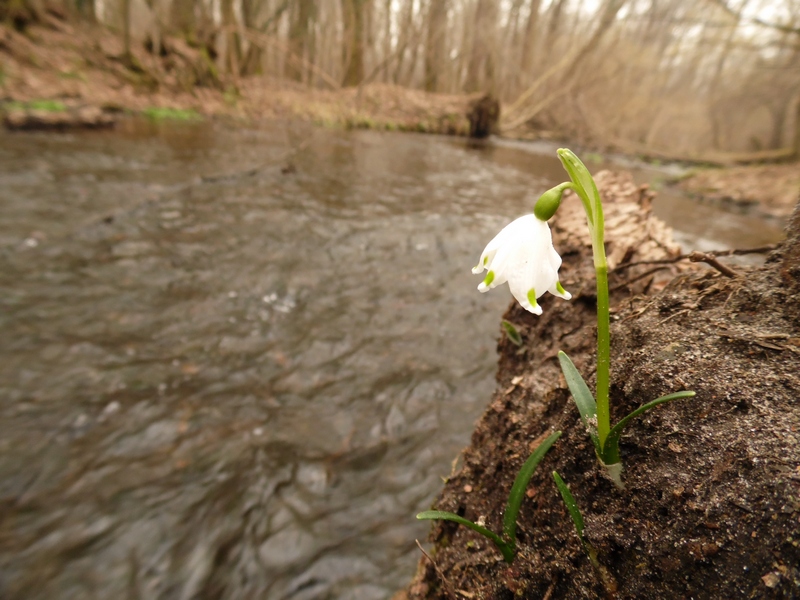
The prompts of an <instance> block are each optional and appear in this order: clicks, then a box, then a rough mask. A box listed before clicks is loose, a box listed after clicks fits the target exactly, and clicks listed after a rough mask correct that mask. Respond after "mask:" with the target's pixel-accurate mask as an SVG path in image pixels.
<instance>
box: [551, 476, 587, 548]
mask: <svg viewBox="0 0 800 600" xmlns="http://www.w3.org/2000/svg"><path fill="white" fill-rule="evenodd" d="M553 479H555V480H556V487H557V488H558V491H559V492H561V498H562V499H563V500H564V504H565V505H566V506H567V512H568V513H569V516H570V517H572V522H573V523H575V530H576V531H577V532H578V537H579V538H580V539H581V542H583V529H584V523H583V515H582V514H581V511H580V509H579V508H578V504H577V503H576V502H575V497H574V496H573V495H572V492H570V491H569V488H568V487H567V484H566V483H564V480H563V479H561V476H560V475H559V474H558V473H557V472H556V471H553Z"/></svg>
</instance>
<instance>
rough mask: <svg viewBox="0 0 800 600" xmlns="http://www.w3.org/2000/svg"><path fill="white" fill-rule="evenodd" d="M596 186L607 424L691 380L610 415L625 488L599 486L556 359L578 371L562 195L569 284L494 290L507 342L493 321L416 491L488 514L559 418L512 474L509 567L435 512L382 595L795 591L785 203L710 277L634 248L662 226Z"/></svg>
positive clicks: (797, 346)
mask: <svg viewBox="0 0 800 600" xmlns="http://www.w3.org/2000/svg"><path fill="white" fill-rule="evenodd" d="M598 186H599V188H600V191H601V194H602V196H603V198H604V203H605V205H606V213H607V219H606V220H607V224H608V231H607V241H608V250H609V256H610V263H611V264H610V268H611V272H612V274H611V277H610V288H611V290H612V329H611V339H612V355H611V358H612V363H611V377H612V388H611V403H612V423H613V422H616V421H617V420H618V419H620V418H621V417H622V416H624V415H626V414H627V413H629V412H630V411H631V410H633V409H634V408H636V407H637V406H639V405H641V404H643V403H645V402H647V401H649V400H652V399H654V398H656V397H658V396H661V395H664V394H667V393H670V392H673V391H677V390H681V389H691V390H695V391H696V392H697V395H696V397H694V398H690V399H687V400H680V401H675V402H672V403H668V404H666V405H662V406H659V407H658V408H656V409H654V410H652V411H650V412H648V413H646V414H645V415H644V416H642V417H639V418H638V420H637V421H636V422H635V423H633V424H632V425H631V426H630V427H629V428H628V430H627V433H626V434H625V435H624V436H623V439H622V442H621V451H622V459H623V462H624V464H625V468H626V470H625V473H624V479H625V481H626V483H627V489H626V490H625V491H624V492H619V491H617V490H616V488H615V487H614V485H613V484H612V482H611V481H610V480H608V479H606V478H605V477H604V476H603V475H602V474H601V473H600V472H599V470H598V466H597V462H596V459H595V457H594V453H593V450H592V448H591V444H590V443H589V439H588V436H587V435H586V433H585V431H584V430H583V428H582V426H581V422H580V419H579V417H578V412H577V410H576V408H575V406H574V404H573V402H572V400H571V399H570V397H569V392H568V390H567V386H566V383H565V381H564V379H563V377H562V375H561V371H560V369H559V366H558V360H557V358H556V353H557V351H558V350H564V351H565V352H567V353H568V354H569V355H570V356H571V357H572V359H573V361H574V362H575V364H576V366H577V367H578V369H579V370H580V371H581V372H582V373H583V374H584V376H587V375H590V376H588V377H587V381H588V383H589V386H590V388H593V387H594V381H593V377H594V374H593V369H594V364H595V357H594V351H595V329H594V323H595V295H594V276H593V271H592V266H591V250H590V248H589V243H588V242H589V241H588V237H581V235H579V234H575V233H574V232H575V231H578V229H576V228H580V220H581V218H582V215H580V214H579V213H578V212H576V211H578V210H579V209H580V203H579V202H577V201H575V199H571V200H566V201H565V203H564V205H562V209H561V210H560V212H559V215H557V222H556V223H555V224H554V239H555V242H556V248H557V249H559V251H561V252H562V253H563V259H564V266H563V267H562V281H563V283H564V286H565V287H566V289H567V290H570V291H571V292H572V293H573V295H574V298H573V300H572V301H571V302H564V301H563V300H560V299H557V298H553V297H551V296H548V297H546V298H543V300H544V301H543V303H542V304H543V308H544V315H543V316H542V317H536V316H534V315H531V314H529V313H527V312H526V311H525V310H523V309H522V308H521V307H519V306H518V305H516V304H514V305H513V306H511V307H510V308H509V309H508V311H507V313H506V314H505V315H504V318H505V319H507V320H509V321H510V322H512V323H514V324H515V325H516V326H517V328H518V329H519V331H520V333H521V334H522V337H523V345H522V347H521V348H518V347H517V346H515V345H513V344H512V343H511V342H510V341H509V340H508V339H506V337H505V336H502V337H501V339H500V341H499V344H498V351H499V354H500V358H499V370H498V374H497V388H496V391H495V393H494V396H493V398H492V401H491V403H490V405H489V406H488V408H487V410H486V412H485V413H484V415H483V417H482V418H481V419H480V420H479V422H478V424H477V427H476V429H475V431H474V433H473V436H472V443H471V445H470V446H469V448H467V449H466V450H465V451H464V452H463V456H462V459H463V460H462V461H460V465H461V466H460V467H456V469H455V473H454V474H452V475H451V477H450V478H449V480H448V481H447V483H446V484H445V486H444V489H443V490H442V492H441V495H440V496H439V497H438V498H437V499H436V501H435V502H434V507H435V508H438V509H441V510H447V511H452V512H455V513H458V514H460V515H464V516H465V517H467V518H469V519H471V520H473V521H474V520H477V519H479V517H484V518H485V520H486V524H487V527H489V528H490V529H493V530H495V531H501V530H502V516H503V515H502V511H503V508H504V505H505V501H506V498H507V495H508V491H509V489H510V487H511V484H512V482H513V480H514V477H515V476H516V474H517V472H518V470H519V468H520V466H521V465H522V463H523V461H524V460H525V459H526V458H527V456H528V454H529V453H530V452H531V451H532V449H533V448H535V447H536V446H537V445H538V443H539V441H540V440H541V439H543V438H544V436H545V435H547V434H548V433H550V432H552V431H553V430H556V429H560V430H562V431H563V432H564V434H563V436H562V438H561V439H560V441H559V442H558V443H557V444H556V446H555V447H554V448H553V449H552V450H551V451H550V453H549V454H548V456H547V457H546V458H545V460H544V461H543V463H542V464H540V466H539V468H538V469H537V472H536V473H535V474H534V477H533V479H532V480H531V483H530V485H529V488H528V492H527V498H526V499H525V501H524V503H523V506H522V510H521V513H520V518H519V526H518V549H519V554H518V556H517V559H516V560H515V562H514V563H513V565H511V566H509V565H507V564H506V563H505V562H503V560H502V557H501V556H500V553H499V552H498V551H497V549H496V548H495V547H494V546H493V545H492V544H491V543H490V542H489V541H488V540H486V539H484V538H482V537H480V536H479V535H477V534H475V533H474V532H472V531H471V530H468V529H467V528H465V527H460V526H456V525H455V524H453V523H444V522H436V523H435V525H434V526H433V527H432V530H431V534H430V539H429V542H430V543H431V544H432V546H433V548H432V551H431V555H432V557H433V561H434V562H435V564H436V568H434V566H433V565H432V564H431V562H430V561H429V560H427V559H426V558H424V557H423V558H421V559H420V562H419V568H418V572H417V575H416V577H415V579H414V580H413V582H412V583H411V584H410V585H409V586H408V588H407V589H406V590H405V591H404V592H401V593H400V594H398V597H401V598H408V599H422V598H426V599H432V598H486V599H489V598H495V599H511V598H537V599H539V598H547V599H554V598H602V597H615V598H637V599H642V598H696V599H699V598H796V597H800V548H799V547H798V545H799V544H800V529H799V526H798V523H800V500H799V499H800V445H799V443H800V432H799V431H798V427H799V426H800V409H799V408H798V398H800V376H799V375H798V371H800V369H798V367H800V302H798V298H799V297H800V210H798V209H796V210H795V212H794V215H793V217H792V221H791V224H790V227H789V236H788V240H787V241H786V242H785V243H784V244H783V245H782V246H780V247H779V248H778V249H777V250H775V251H774V252H772V253H771V254H770V255H769V257H768V258H767V261H766V264H765V265H764V266H763V267H742V266H738V265H737V266H735V267H734V269H735V272H734V273H733V276H725V275H723V274H721V273H720V272H718V271H717V270H715V269H710V268H706V267H705V265H704V266H703V268H698V267H697V266H693V265H689V264H687V263H686V261H678V262H675V263H668V262H662V263H640V261H657V260H661V261H667V260H669V259H671V258H674V257H675V256H677V255H678V250H677V249H676V248H675V247H674V246H672V244H671V242H670V240H669V233H668V231H666V230H665V228H664V227H663V226H662V225H661V224H660V223H658V222H657V221H655V220H654V219H651V218H649V217H648V216H647V213H648V206H649V196H648V193H647V192H646V191H645V190H643V189H637V188H636V187H635V186H633V185H632V184H631V183H630V182H629V180H627V179H626V178H625V177H623V176H617V175H613V174H610V173H603V174H600V176H599V177H598ZM568 207H571V210H572V212H569V213H567V214H562V213H565V209H567V208H568ZM686 218H687V219H691V215H687V216H686ZM580 230H581V231H582V229H580ZM722 260H724V259H720V261H722ZM632 263H640V264H635V265H634V264H632ZM655 269H659V270H655ZM553 470H557V471H558V472H559V473H560V474H561V476H562V477H563V478H564V480H565V481H566V482H567V483H568V484H569V485H570V487H571V490H572V493H573V495H574V496H575V498H576V501H577V504H578V506H579V507H580V509H581V510H582V511H583V515H584V518H585V519H586V523H587V528H586V534H587V537H588V539H589V541H590V542H591V543H592V544H593V545H594V546H595V547H596V548H597V549H598V551H599V560H600V562H601V564H602V565H603V568H604V569H607V573H608V576H607V577H606V580H605V582H604V581H603V580H602V579H601V578H600V577H599V576H598V574H597V572H596V571H595V570H594V569H593V568H592V566H591V564H590V562H589V560H588V558H587V556H586V555H585V553H584V551H583V549H582V546H581V544H580V542H579V540H578V538H577V536H576V533H575V529H574V527H573V525H572V522H571V521H570V518H569V516H568V515H567V512H566V510H565V507H564V505H563V503H562V500H561V497H560V496H559V494H558V491H557V489H556V487H555V485H554V484H553V481H552V477H551V473H552V471H553Z"/></svg>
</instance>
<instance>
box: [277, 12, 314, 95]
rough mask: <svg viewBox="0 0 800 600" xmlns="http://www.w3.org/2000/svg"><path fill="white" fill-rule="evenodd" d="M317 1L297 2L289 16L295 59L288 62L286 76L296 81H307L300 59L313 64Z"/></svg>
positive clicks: (290, 48)
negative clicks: (312, 54)
mask: <svg viewBox="0 0 800 600" xmlns="http://www.w3.org/2000/svg"><path fill="white" fill-rule="evenodd" d="M316 9H317V7H316V3H315V0H297V1H296V2H295V3H294V6H293V7H292V11H291V14H290V16H289V18H290V21H291V24H290V26H289V51H290V52H291V53H292V55H293V56H294V57H295V60H292V58H291V57H290V58H289V60H287V61H286V67H285V71H284V76H285V77H287V78H289V79H293V80H295V81H304V80H305V70H306V69H305V68H304V66H303V62H302V61H301V60H300V59H304V60H307V61H308V62H309V63H311V62H313V57H312V56H311V53H312V48H313V35H314V19H315V15H316Z"/></svg>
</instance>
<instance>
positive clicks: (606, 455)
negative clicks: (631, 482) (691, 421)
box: [602, 391, 695, 465]
mask: <svg viewBox="0 0 800 600" xmlns="http://www.w3.org/2000/svg"><path fill="white" fill-rule="evenodd" d="M694 395H695V394H694V392H691V391H683V392H675V393H673V394H667V395H666V396H661V397H660V398H656V399H655V400H653V401H652V402H648V403H647V404H643V405H642V406H640V407H639V408H637V409H636V410H634V411H633V412H632V413H630V414H629V415H628V416H627V417H625V418H623V419H622V420H620V422H619V423H617V424H616V425H614V427H612V428H611V431H609V433H608V437H607V438H606V445H605V449H604V450H605V451H604V452H603V453H602V458H603V462H604V463H605V464H607V465H615V464H617V463H618V462H619V460H620V459H619V438H620V436H622V430H623V429H625V426H626V425H627V424H628V423H630V421H631V419H633V418H634V417H638V416H639V415H640V414H642V413H644V412H647V411H648V410H650V409H651V408H653V407H654V406H658V405H659V404H663V403H664V402H669V401H670V400H680V399H681V398H691V397H692V396H694Z"/></svg>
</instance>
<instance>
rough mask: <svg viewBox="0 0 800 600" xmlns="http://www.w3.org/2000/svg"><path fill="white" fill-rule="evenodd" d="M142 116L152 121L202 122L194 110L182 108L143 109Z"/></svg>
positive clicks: (199, 115)
mask: <svg viewBox="0 0 800 600" xmlns="http://www.w3.org/2000/svg"><path fill="white" fill-rule="evenodd" d="M142 114H143V115H144V116H145V117H147V118H148V119H152V120H153V121H202V120H203V117H202V115H201V114H200V113H199V112H197V111H196V110H192V109H183V108H163V107H159V106H151V107H150V108H145V109H144V110H143V111H142Z"/></svg>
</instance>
